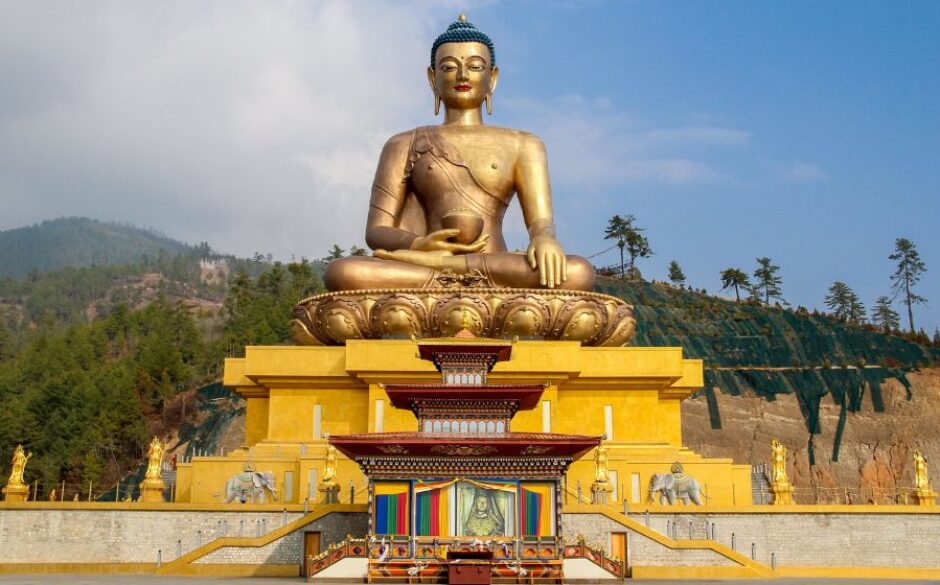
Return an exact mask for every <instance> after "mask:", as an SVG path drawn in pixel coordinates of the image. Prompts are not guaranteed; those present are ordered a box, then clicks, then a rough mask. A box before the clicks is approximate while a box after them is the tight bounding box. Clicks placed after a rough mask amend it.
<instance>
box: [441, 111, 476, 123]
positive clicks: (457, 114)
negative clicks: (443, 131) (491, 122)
mask: <svg viewBox="0 0 940 585" xmlns="http://www.w3.org/2000/svg"><path fill="white" fill-rule="evenodd" d="M444 125H445V126H482V125H483V115H482V114H481V113H480V108H470V109H466V110H459V109H456V108H444Z"/></svg>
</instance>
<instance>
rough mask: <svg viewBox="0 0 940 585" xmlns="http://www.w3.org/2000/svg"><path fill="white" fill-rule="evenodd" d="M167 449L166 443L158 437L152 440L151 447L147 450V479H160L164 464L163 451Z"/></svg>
mask: <svg viewBox="0 0 940 585" xmlns="http://www.w3.org/2000/svg"><path fill="white" fill-rule="evenodd" d="M165 451H166V445H164V444H163V442H161V441H160V439H158V438H157V437H154V438H153V440H152V441H150V448H149V449H148V450H147V472H146V474H145V475H144V477H145V478H146V479H160V477H161V475H160V471H161V469H160V468H161V467H162V466H163V453H164V452H165Z"/></svg>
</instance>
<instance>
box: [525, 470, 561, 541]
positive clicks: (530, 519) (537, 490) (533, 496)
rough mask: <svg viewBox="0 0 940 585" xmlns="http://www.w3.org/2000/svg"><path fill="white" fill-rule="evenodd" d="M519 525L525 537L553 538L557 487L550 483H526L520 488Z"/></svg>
mask: <svg viewBox="0 0 940 585" xmlns="http://www.w3.org/2000/svg"><path fill="white" fill-rule="evenodd" d="M519 491H520V497H519V524H520V526H521V527H522V535H523V536H551V535H552V534H553V533H554V530H553V527H552V513H553V509H554V506H553V505H552V500H553V498H554V494H555V486H554V484H550V483H524V484H522V485H521V486H520V490H519Z"/></svg>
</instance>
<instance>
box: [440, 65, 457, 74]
mask: <svg viewBox="0 0 940 585" xmlns="http://www.w3.org/2000/svg"><path fill="white" fill-rule="evenodd" d="M440 69H441V71H447V72H450V71H456V70H457V66H456V65H454V64H452V63H443V64H442V65H441V67H440Z"/></svg>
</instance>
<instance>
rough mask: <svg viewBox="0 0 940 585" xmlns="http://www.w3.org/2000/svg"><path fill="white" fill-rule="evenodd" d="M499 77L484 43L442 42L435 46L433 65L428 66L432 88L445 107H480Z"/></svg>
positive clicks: (494, 87)
mask: <svg viewBox="0 0 940 585" xmlns="http://www.w3.org/2000/svg"><path fill="white" fill-rule="evenodd" d="M498 76H499V70H498V69H497V68H496V67H493V66H492V61H491V58H490V49H489V48H488V47H487V46H486V45H484V44H483V43H444V44H443V45H441V46H440V47H438V48H437V54H436V55H435V56H434V67H429V68H428V81H429V82H430V83H431V89H432V90H434V92H435V93H436V94H437V95H439V96H440V97H441V101H442V102H444V105H445V106H447V107H448V108H457V109H467V108H479V107H480V104H482V103H483V98H485V97H486V95H487V94H489V93H491V92H492V91H493V90H494V89H496V79H497V77H498Z"/></svg>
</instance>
